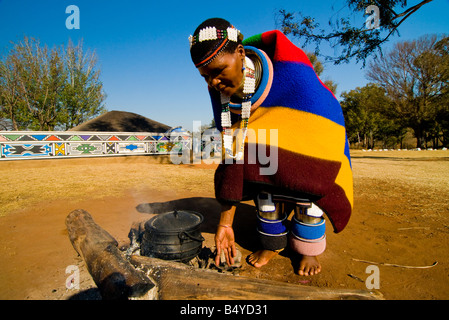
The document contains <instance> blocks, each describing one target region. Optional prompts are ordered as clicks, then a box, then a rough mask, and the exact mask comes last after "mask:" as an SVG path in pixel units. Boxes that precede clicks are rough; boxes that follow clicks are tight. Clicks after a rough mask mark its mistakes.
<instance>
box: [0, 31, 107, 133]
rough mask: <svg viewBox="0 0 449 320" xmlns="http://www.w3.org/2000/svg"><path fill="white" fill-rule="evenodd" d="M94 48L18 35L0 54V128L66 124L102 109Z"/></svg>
mask: <svg viewBox="0 0 449 320" xmlns="http://www.w3.org/2000/svg"><path fill="white" fill-rule="evenodd" d="M96 62H97V57H96V54H95V52H85V51H84V50H83V45H82V42H79V43H78V44H77V45H74V44H73V43H72V42H71V41H69V42H68V44H67V46H65V47H64V46H60V47H53V48H49V47H48V46H47V45H41V44H40V42H39V40H37V39H34V38H28V37H24V39H23V40H22V41H20V42H18V43H16V44H13V46H12V48H11V49H10V51H9V52H8V54H7V55H2V56H1V58H0V130H11V129H12V130H41V131H52V130H55V129H57V130H67V129H70V128H73V127H75V126H77V125H79V124H81V123H83V122H85V121H86V120H89V119H91V118H93V117H95V116H97V115H99V114H101V113H103V112H105V111H106V109H105V106H104V103H103V102H104V100H105V99H106V94H105V93H104V91H103V84H102V82H101V81H100V70H99V69H97V68H96Z"/></svg>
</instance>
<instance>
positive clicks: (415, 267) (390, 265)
mask: <svg viewBox="0 0 449 320" xmlns="http://www.w3.org/2000/svg"><path fill="white" fill-rule="evenodd" d="M352 260H354V261H358V262H364V263H369V264H377V265H381V266H387V267H398V268H406V269H429V268H433V267H435V266H436V265H437V264H438V261H435V262H434V263H432V264H431V265H430V266H404V265H400V264H394V263H385V262H372V261H366V260H360V259H356V258H352Z"/></svg>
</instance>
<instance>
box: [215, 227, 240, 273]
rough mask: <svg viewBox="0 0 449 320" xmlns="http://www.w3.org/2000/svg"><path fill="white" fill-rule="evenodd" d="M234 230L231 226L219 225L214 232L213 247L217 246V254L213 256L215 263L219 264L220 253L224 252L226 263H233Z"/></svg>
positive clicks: (234, 253)
mask: <svg viewBox="0 0 449 320" xmlns="http://www.w3.org/2000/svg"><path fill="white" fill-rule="evenodd" d="M234 240H235V238H234V230H233V229H232V226H228V225H226V226H223V225H219V226H218V229H217V232H216V233H215V247H216V248H217V255H216V256H215V265H216V266H219V265H220V257H221V253H222V252H223V253H224V256H225V259H226V263H227V264H228V265H229V266H231V265H233V264H234V257H235V256H236V254H237V251H236V248H235V241H234Z"/></svg>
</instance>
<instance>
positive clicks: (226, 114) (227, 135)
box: [220, 56, 256, 160]
mask: <svg viewBox="0 0 449 320" xmlns="http://www.w3.org/2000/svg"><path fill="white" fill-rule="evenodd" d="M255 91H256V72H255V67H254V63H253V61H252V60H251V59H250V58H248V57H247V56H245V60H244V75H243V90H242V93H243V98H242V113H241V117H242V120H241V122H240V129H242V135H243V138H242V142H241V144H240V147H239V145H238V143H236V150H237V149H238V150H239V151H238V152H237V153H236V154H235V155H234V152H233V150H232V149H233V148H232V141H233V133H232V129H231V126H232V123H231V111H230V109H229V103H230V102H231V97H229V96H226V95H224V94H220V98H221V108H222V109H221V126H222V127H223V147H224V150H225V156H226V157H231V158H233V159H236V160H241V159H243V152H244V148H245V139H246V134H247V131H248V120H249V117H250V115H251V98H252V96H253V94H254V92H255Z"/></svg>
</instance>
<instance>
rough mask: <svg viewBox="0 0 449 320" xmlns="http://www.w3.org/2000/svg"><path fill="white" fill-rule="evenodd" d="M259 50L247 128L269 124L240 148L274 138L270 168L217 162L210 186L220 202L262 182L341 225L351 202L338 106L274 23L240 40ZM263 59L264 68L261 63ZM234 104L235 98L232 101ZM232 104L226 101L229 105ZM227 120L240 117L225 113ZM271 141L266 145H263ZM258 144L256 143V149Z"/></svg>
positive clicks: (245, 195) (216, 103)
mask: <svg viewBox="0 0 449 320" xmlns="http://www.w3.org/2000/svg"><path fill="white" fill-rule="evenodd" d="M244 45H245V48H246V49H249V50H251V48H252V49H253V50H254V51H256V52H258V54H259V55H261V56H263V57H262V58H263V59H264V69H263V79H262V83H261V85H260V86H259V89H258V90H257V92H256V93H255V94H254V97H253V100H252V103H253V106H254V105H255V106H257V109H256V110H254V111H253V112H252V114H251V117H250V119H249V124H248V130H253V131H252V132H256V133H257V132H259V129H263V130H265V131H266V132H270V131H269V130H270V129H276V132H277V139H271V140H270V138H269V137H268V136H270V134H269V133H267V138H266V139H265V141H259V140H257V141H259V143H258V144H257V142H254V140H248V141H247V145H246V147H245V159H249V158H248V150H250V152H254V150H255V149H254V148H252V145H251V144H252V143H256V145H257V146H256V148H263V149H265V150H263V152H265V154H266V155H269V154H270V144H276V146H277V159H276V160H277V170H276V172H275V173H274V174H269V175H267V174H261V170H260V169H261V168H263V167H264V166H265V167H266V164H264V163H261V161H256V163H250V161H243V163H222V164H220V165H219V167H218V168H217V170H216V173H215V194H216V198H217V200H218V201H220V202H222V203H228V204H235V203H237V202H240V201H244V200H248V199H251V198H253V197H254V196H255V195H256V194H257V193H258V192H260V191H262V190H264V191H267V192H272V193H274V194H282V195H284V196H291V197H295V198H302V199H309V200H311V201H313V202H314V203H315V204H316V205H317V206H319V207H320V208H321V209H322V210H323V211H324V212H325V213H326V215H327V217H328V218H329V220H330V221H331V223H332V225H333V227H334V231H335V232H340V231H341V230H343V229H344V228H345V226H346V225H347V223H348V221H349V218H350V215H351V212H352V208H353V180H352V168H351V160H350V154H349V145H348V142H347V138H346V130H345V126H344V118H343V113H342V110H341V107H340V104H339V103H338V101H337V99H336V98H335V96H334V95H333V93H332V92H331V91H330V90H329V89H328V88H327V87H326V86H325V85H324V84H323V83H322V82H321V80H320V79H319V78H318V76H317V75H316V73H315V71H314V70H313V67H312V64H311V63H310V61H309V59H308V58H307V55H306V54H305V53H304V52H303V51H302V50H301V49H299V48H298V47H296V46H295V45H294V44H293V43H292V42H291V41H290V40H288V39H287V37H286V36H285V35H284V34H282V33H281V32H280V31H277V30H275V31H269V32H265V33H262V34H259V35H256V36H253V37H251V38H248V39H247V40H245V41H244ZM267 66H268V68H267ZM209 92H210V95H211V100H212V106H213V111H214V118H215V123H216V124H217V128H218V129H219V130H221V129H222V128H221V123H220V121H221V120H220V112H221V103H220V97H219V94H218V93H217V92H215V91H213V90H210V91H209ZM234 109H238V105H237V106H234ZM231 110H232V108H231ZM232 120H233V127H234V128H238V127H239V122H240V117H239V116H238V115H235V114H233V116H232ZM271 147H272V146H271ZM258 151H259V149H258Z"/></svg>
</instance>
